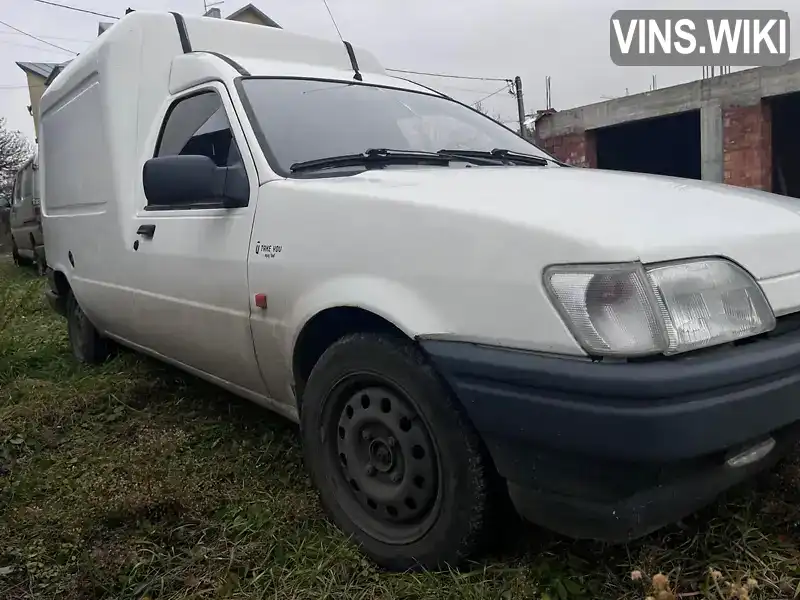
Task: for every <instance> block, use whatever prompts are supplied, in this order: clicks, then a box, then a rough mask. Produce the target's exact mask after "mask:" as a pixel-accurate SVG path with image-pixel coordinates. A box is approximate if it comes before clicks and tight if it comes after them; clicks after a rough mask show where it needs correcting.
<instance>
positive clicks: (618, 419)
mask: <svg viewBox="0 0 800 600" xmlns="http://www.w3.org/2000/svg"><path fill="white" fill-rule="evenodd" d="M41 169H42V175H43V184H44V190H43V204H42V206H43V209H42V211H43V219H44V232H45V238H46V241H47V248H48V252H47V260H48V265H49V278H50V288H51V289H50V290H49V292H48V298H49V300H50V302H51V304H52V305H53V307H54V308H55V309H57V310H59V311H60V312H62V314H64V315H65V316H66V318H67V323H68V330H69V338H70V341H71V344H72V349H73V352H74V354H75V356H76V357H77V359H79V360H81V361H88V362H95V361H101V360H104V359H105V358H106V356H107V352H108V349H109V343H110V342H115V343H119V344H122V345H124V346H127V347H130V348H133V349H135V350H138V351H141V352H143V353H146V354H149V355H151V356H154V357H156V358H158V359H161V360H163V361H166V362H168V363H171V364H173V365H176V366H177V367H180V368H182V369H185V370H186V371H189V372H191V373H194V374H195V375H197V376H198V377H201V378H203V379H207V380H209V381H212V382H214V383H216V384H218V385H219V386H221V387H223V388H225V389H227V390H230V391H231V392H233V393H235V394H239V395H241V396H243V397H245V398H248V399H250V400H253V401H255V402H257V403H260V404H262V405H264V406H265V407H267V408H269V409H271V410H274V411H277V412H278V413H281V414H282V415H285V416H286V417H288V418H289V419H292V420H295V421H297V422H299V423H300V431H301V435H302V440H303V445H304V448H305V455H306V461H307V465H308V468H309V470H310V473H311V476H312V479H313V482H314V483H315V485H316V486H317V488H318V489H319V492H320V495H321V502H322V504H323V505H324V507H325V509H326V510H327V512H328V514H329V515H330V516H331V517H332V519H333V520H334V521H335V522H336V523H337V524H338V525H339V526H340V527H341V528H342V529H343V530H344V531H345V532H346V533H348V534H350V535H352V536H353V538H354V539H355V540H356V542H357V543H358V544H359V545H360V546H361V547H362V548H363V550H364V551H365V552H366V554H367V555H368V556H370V557H371V558H372V559H374V560H375V561H376V562H378V563H379V564H381V565H383V566H385V567H388V568H391V569H406V568H412V567H419V566H422V567H429V568H437V567H441V566H444V565H457V564H458V563H459V562H460V561H462V560H463V559H465V558H466V557H468V556H470V555H473V553H475V552H476V551H477V550H478V549H479V548H480V544H481V542H482V540H484V539H485V536H486V534H487V533H488V534H491V533H492V532H491V531H487V529H488V526H487V523H489V522H490V521H489V520H488V517H489V516H490V514H491V507H492V505H493V498H500V499H501V500H502V499H503V497H504V496H505V498H510V500H511V502H512V503H513V505H514V506H515V507H516V510H517V511H518V512H519V513H520V514H521V515H523V516H524V517H526V518H528V519H530V520H531V521H533V522H535V523H539V524H541V525H543V526H545V527H548V528H551V529H554V530H556V531H559V532H562V533H564V534H567V535H570V536H573V537H577V538H593V539H601V540H610V541H625V540H628V539H632V538H635V537H638V536H641V535H644V534H646V533H648V532H651V531H653V530H655V529H658V528H660V527H662V526H664V525H667V524H669V523H671V522H673V521H676V520H678V519H680V518H681V517H684V516H685V515H687V514H689V513H692V512H693V511H695V510H696V509H697V508H699V507H701V506H703V505H706V504H708V503H710V502H712V501H713V500H714V499H715V498H716V497H717V496H718V494H719V493H720V492H722V491H723V490H725V489H727V488H729V487H730V486H732V485H734V484H736V483H738V482H741V481H743V480H745V479H747V478H749V477H750V476H752V475H753V474H754V473H756V472H758V471H760V470H762V469H764V468H766V467H768V466H771V465H773V464H774V463H775V462H776V461H777V460H778V459H779V458H780V457H781V456H783V455H785V454H786V452H787V451H788V449H789V448H791V447H792V444H794V443H795V442H796V441H797V440H798V437H800V431H798V427H797V423H798V421H799V420H800V252H798V250H799V249H800V215H799V214H798V208H797V204H796V201H792V200H789V199H784V198H781V197H778V196H775V195H771V194H767V193H761V192H756V191H750V190H745V189H739V188H733V187H726V186H722V185H714V184H709V183H702V182H692V181H686V180H678V179H667V178H660V177H654V176H645V175H639V174H631V173H615V172H603V171H598V170H592V169H582V168H570V167H566V166H563V165H561V164H559V163H558V162H557V161H556V160H554V159H553V157H551V156H549V155H548V154H546V153H545V152H543V151H542V150H540V149H539V148H537V147H536V146H534V145H532V144H531V143H530V142H528V141H526V140H523V139H522V138H521V137H519V136H518V135H516V134H515V133H514V132H512V131H511V130H509V129H507V128H505V127H503V126H502V125H500V124H499V123H497V122H495V121H493V120H492V119H489V118H487V117H485V116H484V115H482V114H480V113H478V112H476V111H475V110H472V109H471V108H469V107H467V106H465V105H463V104H460V103H458V102H456V101H454V100H452V99H450V98H448V97H446V96H444V95H442V94H439V93H437V92H435V91H433V90H431V89H428V88H424V87H422V86H420V85H417V84H415V83H412V82H409V81H406V80H403V79H400V78H397V77H393V76H390V75H388V74H387V73H386V71H385V70H384V69H383V68H382V67H381V65H380V63H379V62H378V61H377V60H376V58H375V57H374V56H373V55H372V54H370V53H368V52H367V51H365V50H363V49H361V48H353V47H352V46H351V45H350V44H348V43H344V44H342V43H341V42H339V41H326V40H318V39H313V38H309V37H304V36H300V35H296V34H293V33H290V32H287V31H283V30H278V29H271V28H265V27H260V26H255V25H249V24H244V23H234V22H228V21H222V20H217V19H210V18H189V17H186V18H183V17H182V16H180V15H178V14H166V13H165V14H161V13H147V12H132V13H131V14H129V15H127V16H125V17H124V18H123V19H121V20H120V21H119V22H118V23H116V24H115V25H114V26H113V27H112V28H111V29H109V30H108V31H107V32H106V33H104V34H103V36H102V37H100V38H99V39H98V40H97V41H95V42H94V43H93V45H92V46H90V47H89V49H87V50H86V51H85V52H84V53H82V54H81V55H80V56H79V57H78V58H77V59H75V60H74V61H72V62H71V63H70V64H69V65H68V66H67V67H66V68H65V69H64V71H63V72H62V73H61V74H60V75H59V76H58V77H57V78H56V79H55V81H54V82H53V83H52V85H51V86H50V87H49V88H48V89H47V91H46V92H45V94H44V96H43V98H42V104H41Z"/></svg>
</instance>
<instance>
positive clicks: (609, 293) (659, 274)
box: [544, 258, 775, 356]
mask: <svg viewBox="0 0 800 600" xmlns="http://www.w3.org/2000/svg"><path fill="white" fill-rule="evenodd" d="M544 283H545V287H546V289H547V291H548V293H549V294H550V296H551V299H552V301H553V303H554V304H555V306H556V308H557V309H558V311H559V312H560V313H561V316H562V318H563V319H564V321H565V323H566V324H567V326H568V327H569V328H570V331H571V332H572V334H573V335H574V336H575V339H576V340H577V341H578V342H579V343H580V344H581V346H582V347H583V348H584V350H586V352H587V353H589V354H591V355H604V356H641V355H646V354H657V353H663V354H678V353H680V352H686V351H688V350H695V349H698V348H705V347H708V346H714V345H717V344H723V343H726V342H732V341H734V340H738V339H741V338H745V337H749V336H753V335H758V334H759V333H764V332H765V331H770V330H771V329H773V328H774V327H775V315H774V314H773V312H772V308H771V307H770V305H769V302H767V299H766V297H765V296H764V293H763V292H762V290H761V288H760V287H759V286H758V284H757V283H756V282H755V280H754V279H753V278H752V277H751V276H750V275H749V274H748V273H747V272H746V271H744V270H743V269H742V268H741V267H739V266H737V265H735V264H733V263H731V262H729V261H727V260H722V259H716V258H709V259H702V260H692V261H687V262H681V263H673V264H660V265H654V266H650V267H645V266H643V265H641V264H639V263H635V264H624V265H575V266H573V265H568V266H554V267H550V268H548V269H547V270H546V271H545V273H544Z"/></svg>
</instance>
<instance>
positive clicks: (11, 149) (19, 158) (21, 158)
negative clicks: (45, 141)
mask: <svg viewBox="0 0 800 600" xmlns="http://www.w3.org/2000/svg"><path fill="white" fill-rule="evenodd" d="M32 152H33V146H32V145H31V143H30V142H29V141H28V138H26V137H25V135H24V134H23V133H22V132H20V131H11V130H10V129H8V127H6V120H5V119H4V118H0V206H6V205H8V204H9V203H10V200H11V191H12V189H13V187H14V177H15V176H16V174H17V171H18V170H19V169H20V167H22V164H23V163H24V162H25V161H26V160H28V158H30V155H31V153H32Z"/></svg>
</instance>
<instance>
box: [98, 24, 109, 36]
mask: <svg viewBox="0 0 800 600" xmlns="http://www.w3.org/2000/svg"><path fill="white" fill-rule="evenodd" d="M112 25H113V23H109V22H107V21H106V22H100V23H98V25H97V35H101V34H102V33H103V32H104V31H105V30H106V29H108V28H109V27H111V26H112Z"/></svg>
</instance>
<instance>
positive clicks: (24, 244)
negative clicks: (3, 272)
mask: <svg viewBox="0 0 800 600" xmlns="http://www.w3.org/2000/svg"><path fill="white" fill-rule="evenodd" d="M38 230H39V219H38V207H37V206H35V205H34V202H33V167H32V166H31V163H28V164H27V165H25V167H23V168H22V169H21V170H20V171H19V174H18V175H17V182H16V185H15V186H14V203H13V204H12V206H11V234H12V236H13V237H14V243H15V244H16V245H17V249H18V250H19V253H20V254H21V255H22V256H23V257H25V258H29V259H32V258H33V257H34V255H33V251H34V248H35V246H36V240H35V234H37V233H38Z"/></svg>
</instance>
